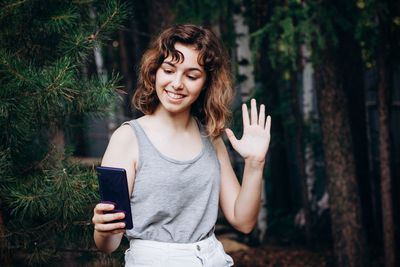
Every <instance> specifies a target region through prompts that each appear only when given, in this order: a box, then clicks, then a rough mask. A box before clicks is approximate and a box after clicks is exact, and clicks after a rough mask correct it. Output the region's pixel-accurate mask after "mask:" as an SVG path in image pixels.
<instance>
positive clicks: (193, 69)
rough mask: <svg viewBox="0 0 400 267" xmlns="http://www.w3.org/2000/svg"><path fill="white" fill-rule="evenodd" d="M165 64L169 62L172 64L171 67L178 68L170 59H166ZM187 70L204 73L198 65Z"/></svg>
mask: <svg viewBox="0 0 400 267" xmlns="http://www.w3.org/2000/svg"><path fill="white" fill-rule="evenodd" d="M163 64H168V65H170V66H171V67H173V68H176V65H175V64H174V63H172V62H169V61H164V62H163ZM187 70H188V71H199V72H201V73H203V72H202V71H201V69H199V68H196V67H194V68H188V69H187Z"/></svg>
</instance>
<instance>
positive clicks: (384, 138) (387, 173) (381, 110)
mask: <svg viewBox="0 0 400 267" xmlns="http://www.w3.org/2000/svg"><path fill="white" fill-rule="evenodd" d="M377 64H378V72H379V83H378V95H377V96H378V97H377V98H378V99H377V100H378V101H377V102H378V125H379V161H380V174H381V175H380V176H381V197H382V223H383V242H384V250H385V267H394V266H395V261H396V252H395V251H396V250H395V247H396V246H395V239H394V228H393V207H392V184H391V177H392V174H391V170H390V128H389V105H388V102H389V101H388V85H389V84H388V78H387V77H388V73H387V68H386V66H387V64H386V57H385V48H384V47H383V44H380V45H378V48H377Z"/></svg>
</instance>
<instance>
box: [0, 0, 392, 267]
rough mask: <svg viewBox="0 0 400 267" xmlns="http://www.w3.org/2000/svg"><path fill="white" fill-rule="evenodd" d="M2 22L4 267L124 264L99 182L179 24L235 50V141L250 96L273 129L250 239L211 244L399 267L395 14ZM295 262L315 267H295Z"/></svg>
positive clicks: (260, 9)
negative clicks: (108, 239)
mask: <svg viewBox="0 0 400 267" xmlns="http://www.w3.org/2000/svg"><path fill="white" fill-rule="evenodd" d="M0 10H1V11H0V85H1V89H0V129H1V131H0V139H1V144H0V238H1V239H0V249H1V258H0V265H2V266H18V265H21V266H27V265H30V266H39V265H44V266H47V265H59V266H75V265H76V266H86V265H87V266H93V265H95V266H97V265H104V266H108V265H112V266H114V265H120V264H121V263H122V262H123V251H124V249H126V248H127V245H128V244H127V242H126V240H125V242H124V243H122V245H121V247H120V249H118V251H117V252H115V253H113V254H112V255H110V256H109V255H104V254H102V253H100V252H98V251H97V250H96V248H95V246H94V242H93V241H92V232H93V226H92V225H91V216H92V209H93V207H94V203H97V202H98V200H99V195H98V185H97V178H96V173H95V167H96V166H97V165H98V164H99V163H100V160H101V157H102V155H103V153H104V151H105V148H106V146H107V143H108V140H109V137H110V136H111V134H112V132H113V131H114V130H115V129H116V128H117V127H119V126H120V125H121V123H122V122H124V121H126V120H130V119H132V118H136V117H138V116H141V114H140V112H138V111H136V110H135V109H133V107H132V106H131V104H130V100H131V97H132V95H133V93H134V90H135V85H136V80H137V71H138V68H139V62H140V59H141V56H142V55H143V53H144V51H145V50H146V48H147V46H148V44H149V42H150V40H152V39H153V38H154V37H156V36H157V34H158V33H160V32H161V31H162V30H163V29H165V28H166V27H168V26H171V25H173V24H176V23H195V24H199V25H203V26H205V27H207V28H210V29H212V30H213V31H214V32H215V33H216V34H217V35H218V36H219V37H220V39H221V40H222V42H223V43H224V45H225V46H226V48H227V49H228V51H229V54H230V58H231V69H232V76H233V78H234V86H235V89H236V95H235V102H234V104H233V106H232V110H233V112H234V120H233V125H232V127H233V129H234V130H235V132H237V133H238V134H237V135H238V136H240V131H241V114H240V108H238V107H240V104H241V103H242V102H247V101H248V100H249V99H250V98H251V97H255V98H256V99H257V101H258V102H259V103H260V102H262V103H265V104H266V106H267V112H268V113H269V114H270V115H271V116H272V129H271V131H272V137H271V145H270V150H269V153H268V155H267V162H268V163H267V166H266V168H265V172H264V174H265V175H264V184H263V186H264V189H265V190H264V192H263V196H262V209H261V211H260V217H259V220H258V223H257V226H256V227H255V229H254V230H253V232H252V233H250V234H249V235H243V234H239V233H237V232H235V231H234V230H233V229H232V228H231V227H230V226H229V225H227V223H226V222H225V220H224V218H223V216H222V215H220V217H219V219H218V225H217V228H216V233H217V234H218V235H219V236H220V237H221V238H223V237H226V238H228V239H230V240H234V241H235V242H237V243H238V244H243V245H244V246H245V247H246V250H235V251H234V252H233V253H232V255H233V257H234V260H235V262H236V265H235V266H286V265H287V266H369V265H370V266H396V264H398V263H399V253H398V251H399V245H400V244H399V234H400V233H399V227H398V226H399V225H400V224H399V223H400V218H399V214H400V213H399V210H400V198H399V196H400V57H399V56H400V55H399V51H400V49H399V48H400V2H399V1H395V0H381V1H378V0H358V1H354V0H352V1H345V0H336V1H331V0H326V1H320V0H309V1H306V0H285V1H277V0H276V1H275V0H272V1H261V0H221V1H211V0H204V1H200V0H191V1H184V0H174V1H173V0H167V1H160V0H148V1H136V0H131V1H128V0H120V1H115V0H113V1H95V0H93V1H92V0H81V1H79V0H76V1H66V0H56V1H41V0H35V1H33V0H32V1H28V0H25V1H20V0H2V1H0ZM227 144H228V143H227ZM229 152H230V154H231V160H232V164H233V166H234V168H235V171H237V175H238V177H239V178H240V176H241V173H242V169H243V162H242V160H241V158H240V157H239V156H238V155H236V154H235V153H234V151H233V150H232V149H230V151H229ZM226 242H227V241H226ZM225 244H231V243H224V245H225ZM235 244H236V243H235ZM271 245H274V246H278V247H271ZM239 248H240V245H239ZM277 248H279V251H278V250H277ZM293 248H301V249H302V251H308V252H309V253H317V254H318V253H320V254H318V255H320V257H317V260H315V259H314V260H313V261H310V262H309V263H305V262H304V258H305V256H304V255H303V256H301V257H302V258H303V259H302V260H303V261H299V260H300V259H299V258H297V259H296V258H293V259H292V260H288V259H287V258H288V255H289V254H290V253H289V252H288V251H289V250H290V249H293ZM282 251H283V252H282ZM267 254H268V255H267ZM271 254H274V255H277V256H276V257H275V258H273V256H271ZM321 255H322V256H321ZM271 257H272V258H271ZM277 257H279V259H277ZM285 257H286V259H285Z"/></svg>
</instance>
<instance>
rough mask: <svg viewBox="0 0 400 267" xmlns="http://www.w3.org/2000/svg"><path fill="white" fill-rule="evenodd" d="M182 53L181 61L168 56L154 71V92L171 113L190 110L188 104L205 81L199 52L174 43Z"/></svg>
mask: <svg viewBox="0 0 400 267" xmlns="http://www.w3.org/2000/svg"><path fill="white" fill-rule="evenodd" d="M175 49H176V50H178V51H179V52H181V53H182V54H183V61H179V62H178V61H173V60H172V57H171V56H169V57H167V58H166V59H164V62H163V63H162V64H161V66H160V67H159V68H158V69H157V72H156V81H155V85H156V92H157V96H158V99H159V100H160V105H161V106H162V108H164V109H166V110H167V111H169V112H172V113H180V112H190V106H191V105H192V104H193V102H195V101H196V99H197V98H198V97H199V95H200V93H201V90H202V89H203V86H204V83H205V81H206V73H205V71H204V68H203V67H202V66H200V65H199V63H198V62H197V58H198V55H199V52H198V51H196V50H195V49H194V48H193V47H192V46H187V45H183V44H181V43H176V44H175Z"/></svg>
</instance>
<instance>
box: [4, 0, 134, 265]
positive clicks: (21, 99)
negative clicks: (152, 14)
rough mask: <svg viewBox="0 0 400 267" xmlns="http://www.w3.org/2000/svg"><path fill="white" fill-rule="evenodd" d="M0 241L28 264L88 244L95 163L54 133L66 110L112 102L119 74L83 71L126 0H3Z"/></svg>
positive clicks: (122, 14)
mask: <svg viewBox="0 0 400 267" xmlns="http://www.w3.org/2000/svg"><path fill="white" fill-rule="evenodd" d="M0 5H1V6H0V39H1V40H2V41H1V43H0V87H1V90H0V99H1V101H0V128H1V129H2V131H1V132H0V141H1V142H0V176H1V177H0V178H1V179H0V207H1V213H0V217H1V219H2V220H0V221H2V224H1V225H0V235H1V238H2V239H3V240H4V244H3V246H2V247H1V250H5V249H8V250H10V249H11V250H15V251H19V253H20V254H23V255H24V257H23V258H25V260H26V263H29V264H30V265H36V264H38V265H40V264H48V263H50V262H52V261H53V260H54V259H55V258H56V257H55V255H57V253H56V252H57V251H58V250H59V249H60V248H65V247H68V246H71V245H73V244H76V245H80V247H89V245H88V244H90V241H89V240H91V239H92V237H91V235H92V231H93V229H92V227H89V225H90V215H91V213H92V212H91V209H92V206H93V203H94V202H95V201H96V202H97V201H98V199H99V196H98V194H97V192H98V187H97V182H96V181H97V179H96V178H95V174H94V171H93V170H86V169H82V168H81V167H79V166H78V165H77V164H76V163H73V162H72V161H71V160H70V152H67V151H65V150H64V149H63V148H61V149H60V147H58V146H59V145H58V144H57V143H54V142H53V141H52V138H53V137H54V136H55V133H57V132H58V131H60V130H61V131H64V130H66V127H67V125H68V118H69V117H70V116H75V115H78V114H82V113H87V112H90V113H95V112H103V113H104V111H106V110H107V109H108V108H109V106H110V104H111V103H112V102H113V101H115V97H116V93H115V91H116V90H118V88H119V86H118V82H119V79H120V78H119V76H118V75H117V74H112V75H110V76H109V77H107V78H106V79H104V78H102V79H99V78H98V77H87V76H85V74H84V72H83V71H82V70H83V68H84V65H85V63H86V62H88V60H90V57H91V56H92V54H93V49H94V46H95V44H101V43H103V42H106V41H107V40H108V39H109V35H110V34H111V33H112V32H114V31H116V30H118V29H119V28H120V27H121V26H120V25H121V23H122V21H123V20H124V19H126V18H127V16H128V14H127V11H126V10H127V8H126V6H125V5H123V4H121V3H120V2H119V1H67V0H55V1H44V0H42V1H18V0H14V1H2V3H1V4H0Z"/></svg>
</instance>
